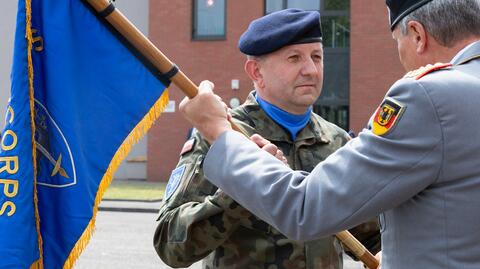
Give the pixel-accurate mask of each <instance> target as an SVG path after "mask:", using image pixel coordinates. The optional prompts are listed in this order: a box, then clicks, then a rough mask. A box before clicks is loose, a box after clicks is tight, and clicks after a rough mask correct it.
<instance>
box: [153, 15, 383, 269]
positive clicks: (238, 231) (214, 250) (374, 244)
mask: <svg viewBox="0 0 480 269" xmlns="http://www.w3.org/2000/svg"><path fill="white" fill-rule="evenodd" d="M311 14H312V12H304V13H302V14H299V16H300V19H303V18H304V16H306V15H311ZM317 14H318V13H317ZM281 15H282V14H281V13H280V15H277V14H271V15H267V16H265V17H267V19H268V16H273V17H275V16H281ZM287 15H288V14H287ZM265 17H263V18H261V19H260V20H265ZM277 19H278V18H277ZM315 19H316V20H317V23H318V19H319V18H318V17H315ZM304 27H315V26H304ZM318 27H319V25H318ZM249 31H250V32H251V31H252V29H249ZM247 33H248V31H247ZM316 42H319V41H316ZM257 43H258V42H257ZM260 43H261V42H260ZM285 45H289V44H288V43H287V44H280V45H279V48H281V47H283V46H285ZM279 48H274V50H276V49H279ZM241 50H242V48H241ZM247 54H249V55H252V54H251V53H247ZM264 54H265V53H263V52H262V55H264ZM322 68H323V67H322ZM322 71H323V70H322ZM247 73H248V71H247ZM266 83H267V82H266ZM320 85H321V84H320ZM255 86H256V89H257V91H258V93H260V94H261V93H262V90H263V89H262V88H263V87H259V86H258V85H257V84H255ZM320 87H321V86H320ZM278 90H279V91H281V89H278ZM257 91H253V92H252V93H250V94H249V96H248V97H247V100H246V102H245V103H244V104H243V105H241V106H239V107H238V108H236V109H234V110H232V116H233V120H234V122H235V124H237V126H239V127H240V128H241V129H243V130H244V131H245V133H247V134H249V135H252V134H255V133H257V134H260V135H261V136H263V137H264V138H266V139H267V140H269V141H271V143H273V144H274V145H276V146H277V147H278V148H279V149H280V150H281V151H282V152H283V154H284V156H285V157H286V159H287V161H288V164H289V165H290V167H291V168H292V169H297V170H304V171H311V170H312V169H313V168H314V167H315V165H316V164H317V163H318V162H320V161H322V160H324V159H325V158H326V157H327V156H328V155H330V154H331V153H333V152H334V151H335V150H337V149H338V148H340V147H341V146H342V145H344V144H345V143H346V142H347V140H348V139H349V136H348V134H347V133H346V132H345V131H343V130H342V129H340V128H339V127H337V126H336V125H334V124H332V123H329V122H327V121H326V120H324V119H323V118H321V117H320V116H318V115H317V114H315V113H313V112H310V113H309V112H308V111H307V113H306V114H307V117H308V123H306V125H305V126H304V127H303V128H302V129H301V130H299V131H298V133H297V135H296V137H292V134H291V133H290V132H289V131H287V130H286V129H285V128H284V127H282V126H281V124H279V123H278V122H277V121H275V120H273V119H272V118H271V117H270V116H269V114H267V113H266V112H265V110H264V109H262V107H261V106H260V105H259V103H258V101H257V100H258V99H257V98H259V97H258V96H257ZM319 94H320V91H319V92H318V95H319ZM316 97H318V96H316ZM312 100H313V101H312V103H313V102H314V99H312ZM285 101H288V102H290V100H289V99H287V100H285ZM312 103H310V104H309V105H308V106H311V105H312ZM305 109H306V108H305ZM209 146H210V145H209V144H208V142H207V141H206V140H205V139H203V138H202V137H201V136H200V134H199V133H194V134H193V136H192V137H191V139H190V140H188V141H187V142H186V143H185V145H184V148H183V149H182V153H181V157H180V161H179V163H178V165H177V168H176V169H175V170H174V171H173V172H172V176H171V178H170V180H169V184H168V187H167V190H166V195H165V199H164V202H163V204H162V207H161V209H160V216H159V218H158V221H159V222H158V226H157V229H156V232H155V236H154V245H155V249H156V251H157V253H158V255H159V256H160V257H161V258H162V260H163V261H164V262H165V263H167V264H168V265H170V266H172V267H187V266H189V265H191V264H192V263H194V262H196V261H199V260H201V259H204V258H205V259H204V260H203V267H204V268H206V269H214V268H239V269H243V268H245V269H280V268H286V269H296V268H318V269H340V268H342V267H343V266H342V245H341V244H340V243H339V241H338V240H337V239H336V238H335V236H330V237H326V238H323V239H320V240H315V241H311V242H296V241H293V240H290V239H288V238H286V237H285V236H284V235H282V234H281V233H279V232H278V231H277V230H276V229H275V228H274V227H272V226H270V225H268V224H267V223H265V222H264V221H262V220H260V219H258V218H257V217H255V216H254V215H252V214H251V213H250V212H248V211H247V210H245V209H244V208H242V207H241V206H240V205H238V204H237V203H236V202H235V201H234V200H232V199H231V198H230V197H228V196H227V195H226V194H225V193H224V192H223V191H222V190H220V189H217V187H215V186H214V185H212V184H211V183H210V182H209V181H207V180H206V179H205V178H204V175H203V170H202V161H203V158H204V156H205V154H206V153H207V151H208V149H209ZM352 232H353V233H354V235H355V236H357V238H359V239H360V240H361V241H362V242H363V243H364V244H365V245H366V246H367V247H368V248H369V249H370V250H371V251H372V252H376V251H378V250H379V247H380V243H379V242H380V235H379V231H378V227H377V224H376V221H373V222H370V223H366V224H363V225H361V226H359V227H356V228H355V229H354V230H352Z"/></svg>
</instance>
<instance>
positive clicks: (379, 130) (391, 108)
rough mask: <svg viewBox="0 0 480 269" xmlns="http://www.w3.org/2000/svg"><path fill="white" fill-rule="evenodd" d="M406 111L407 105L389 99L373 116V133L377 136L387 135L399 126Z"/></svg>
mask: <svg viewBox="0 0 480 269" xmlns="http://www.w3.org/2000/svg"><path fill="white" fill-rule="evenodd" d="M404 110H405V105H403V104H401V103H400V102H398V101H396V100H394V99H393V98H390V97H387V98H385V99H384V100H383V102H382V104H381V105H380V106H379V107H378V108H377V111H376V112H375V115H374V116H373V124H372V125H373V128H372V132H373V133H374V134H376V135H380V136H381V135H386V134H387V133H388V132H390V130H392V129H393V127H394V126H395V125H396V124H397V122H398V120H399V119H400V117H401V116H402V114H403V112H404Z"/></svg>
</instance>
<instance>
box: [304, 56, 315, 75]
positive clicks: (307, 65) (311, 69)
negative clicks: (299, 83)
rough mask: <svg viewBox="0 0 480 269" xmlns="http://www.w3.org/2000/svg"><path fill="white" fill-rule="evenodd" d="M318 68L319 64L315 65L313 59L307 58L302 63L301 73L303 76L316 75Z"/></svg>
mask: <svg viewBox="0 0 480 269" xmlns="http://www.w3.org/2000/svg"><path fill="white" fill-rule="evenodd" d="M319 68H320V66H319V65H317V64H316V63H315V62H314V61H313V59H311V58H308V59H306V60H305V62H304V63H303V67H302V71H301V73H302V75H304V76H316V75H317V74H318V71H319V70H318V69H319Z"/></svg>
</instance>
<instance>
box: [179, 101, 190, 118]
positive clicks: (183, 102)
mask: <svg viewBox="0 0 480 269" xmlns="http://www.w3.org/2000/svg"><path fill="white" fill-rule="evenodd" d="M189 101H190V98H188V97H185V98H183V100H182V101H181V102H180V105H179V106H178V109H179V110H180V112H181V113H183V114H185V107H186V106H187V104H188V102H189Z"/></svg>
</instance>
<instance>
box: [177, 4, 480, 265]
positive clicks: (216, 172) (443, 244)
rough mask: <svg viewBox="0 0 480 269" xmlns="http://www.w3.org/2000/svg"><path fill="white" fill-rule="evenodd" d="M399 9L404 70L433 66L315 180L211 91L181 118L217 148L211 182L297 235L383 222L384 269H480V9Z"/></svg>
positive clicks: (396, 88)
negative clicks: (239, 122)
mask: <svg viewBox="0 0 480 269" xmlns="http://www.w3.org/2000/svg"><path fill="white" fill-rule="evenodd" d="M387 5H388V7H389V10H390V19H391V29H392V34H393V38H394V39H395V40H396V41H397V43H398V51H399V56H400V60H401V62H402V64H403V65H404V67H405V68H406V69H407V70H413V69H415V68H419V67H420V66H422V65H427V64H431V65H427V66H426V67H423V68H420V69H418V70H415V71H411V72H409V73H408V74H407V75H406V76H405V77H404V78H402V79H400V80H398V81H397V82H396V83H395V84H394V85H393V86H391V88H390V89H389V90H388V92H387V94H386V96H385V98H384V100H383V102H382V103H381V104H380V105H379V107H378V108H377V110H376V111H375V112H374V113H373V115H372V117H371V119H370V121H369V126H368V128H367V129H365V130H363V131H362V132H361V133H360V134H359V136H358V137H357V138H354V139H352V140H351V141H349V142H348V143H347V144H346V145H345V146H344V147H342V148H341V149H339V150H338V151H336V152H335V153H333V154H332V155H330V156H329V157H328V158H327V159H326V160H325V161H323V162H321V163H320V164H319V165H317V166H316V167H315V168H314V169H313V171H312V172H311V173H307V172H303V171H294V170H291V169H289V168H288V167H285V166H284V165H282V163H281V162H279V161H278V160H277V159H276V158H273V157H272V156H271V155H269V154H268V153H266V152H263V151H261V150H258V146H257V145H255V144H254V143H252V142H251V141H249V140H248V139H245V138H244V137H242V135H240V134H238V133H236V132H233V131H231V130H230V128H229V124H228V122H227V121H226V115H227V113H226V111H225V109H224V107H223V105H222V104H221V103H220V102H219V101H218V100H217V99H216V98H215V95H214V94H213V92H212V89H211V88H209V84H208V83H204V84H202V89H201V92H200V93H199V95H198V96H197V97H195V98H193V99H192V100H188V99H185V100H183V101H182V103H181V106H180V110H181V111H182V112H183V113H184V114H185V116H186V117H187V118H188V119H189V120H190V121H191V122H192V123H193V125H194V126H196V127H198V128H199V131H200V132H201V133H202V134H203V135H204V137H205V138H206V139H207V140H208V141H210V142H211V143H213V144H212V146H211V148H210V151H209V152H208V154H207V156H206V157H205V160H204V166H203V168H204V172H205V175H206V177H207V179H208V180H210V181H211V182H212V183H214V184H215V185H217V186H218V187H219V188H221V189H223V190H224V191H225V192H226V193H227V194H228V195H230V196H231V197H232V198H233V199H235V200H236V201H237V202H239V203H240V204H241V205H242V206H244V207H245V208H246V209H248V210H249V211H251V212H252V213H253V214H255V215H256V216H258V217H260V218H261V219H263V220H265V221H266V222H268V223H270V224H271V225H273V226H274V227H276V228H277V229H278V230H279V231H281V232H283V233H284V234H286V235H287V236H288V237H289V238H292V239H297V240H312V239H315V238H319V237H322V236H325V235H328V234H332V233H335V232H338V231H340V230H343V229H347V228H349V227H352V226H354V225H356V224H358V223H361V222H362V221H365V220H367V219H369V218H371V217H373V216H376V215H378V214H381V217H380V220H381V226H382V228H381V229H382V253H383V257H382V267H383V268H384V269H405V268H408V269H417V268H418V269H436V268H442V269H447V268H448V269H460V268H461V269H478V268H480V244H479V242H480V213H479V212H480V211H479V208H480V165H479V162H480V140H479V139H478V138H479V137H480V128H479V127H478V119H479V118H480V16H479V14H480V1H478V0H429V1H428V0H422V1H418V0H417V1H414V0H406V1H405V0H387ZM210 86H211V85H210ZM199 102H201V105H202V106H203V107H205V106H207V107H209V110H208V112H207V113H203V112H201V109H199ZM202 113H203V114H202ZM352 170H354V171H355V173H352V172H351V171H352Z"/></svg>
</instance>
